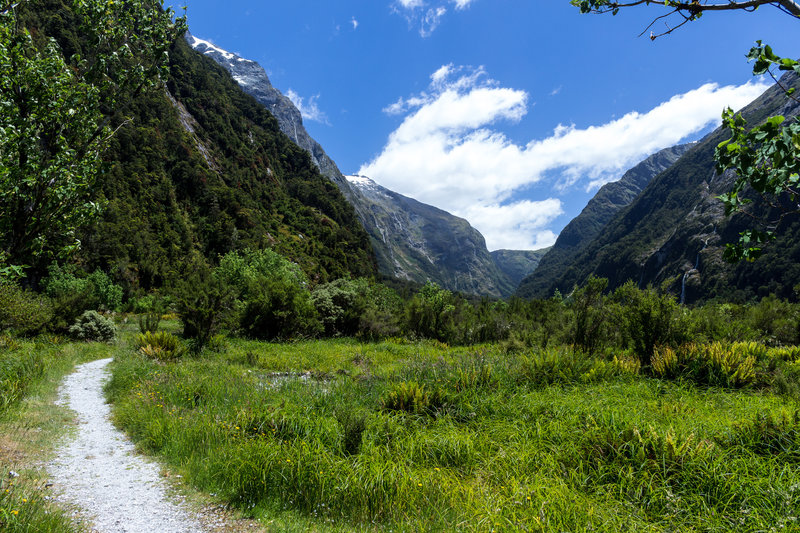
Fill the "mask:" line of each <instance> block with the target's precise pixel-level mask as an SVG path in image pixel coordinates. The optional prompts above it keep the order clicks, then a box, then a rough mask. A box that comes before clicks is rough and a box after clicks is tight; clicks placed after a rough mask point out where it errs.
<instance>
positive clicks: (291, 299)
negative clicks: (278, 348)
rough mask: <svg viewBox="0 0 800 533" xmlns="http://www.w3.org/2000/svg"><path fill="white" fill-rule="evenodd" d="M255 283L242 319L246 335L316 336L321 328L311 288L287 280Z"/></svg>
mask: <svg viewBox="0 0 800 533" xmlns="http://www.w3.org/2000/svg"><path fill="white" fill-rule="evenodd" d="M253 283H254V286H252V287H250V288H249V290H248V294H249V299H248V301H247V302H246V303H245V307H244V310H243V311H242V313H241V318H240V325H241V328H242V331H244V333H245V334H246V335H248V336H249V337H252V338H256V339H268V340H271V339H277V338H292V337H298V336H314V335H316V334H318V333H319V332H320V331H321V330H322V326H321V324H320V322H319V320H317V314H316V310H315V309H314V306H313V305H312V303H311V295H310V293H309V292H308V290H306V289H305V288H303V287H301V286H299V285H297V284H296V283H293V282H291V281H287V280H284V279H274V280H266V279H265V280H262V282H261V283H260V284H257V285H256V284H255V282H253Z"/></svg>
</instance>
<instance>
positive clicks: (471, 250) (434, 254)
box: [347, 176, 516, 297]
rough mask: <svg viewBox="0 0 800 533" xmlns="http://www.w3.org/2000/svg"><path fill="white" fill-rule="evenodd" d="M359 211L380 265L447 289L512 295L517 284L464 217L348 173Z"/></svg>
mask: <svg viewBox="0 0 800 533" xmlns="http://www.w3.org/2000/svg"><path fill="white" fill-rule="evenodd" d="M347 179H348V181H349V182H350V185H351V187H352V189H353V193H354V196H355V198H356V203H355V205H356V211H358V212H359V215H360V216H361V219H362V220H364V221H365V224H364V225H365V227H366V229H367V233H369V235H370V237H371V238H372V241H373V243H374V242H376V241H377V242H379V243H380V246H377V245H376V246H374V248H375V251H376V255H377V256H378V269H379V270H380V271H381V272H384V273H387V274H389V275H391V276H394V277H397V278H401V279H406V280H411V281H418V282H425V281H433V282H436V283H438V284H439V285H440V286H442V287H445V288H447V289H449V290H453V291H460V292H464V293H470V294H481V295H488V296H496V297H500V296H508V295H510V294H511V293H512V292H513V291H514V288H515V286H516V285H515V284H514V283H513V282H512V281H511V279H509V277H508V276H507V275H506V274H504V273H503V272H502V271H501V270H500V269H499V268H498V267H497V265H495V262H494V260H493V259H492V256H491V254H490V253H489V251H488V250H487V249H486V241H485V240H484V238H483V235H481V234H480V233H479V232H478V231H477V230H476V229H475V228H473V227H472V226H470V225H469V222H467V221H466V220H464V219H463V218H458V217H456V216H453V215H451V214H450V213H447V212H446V211H442V210H441V209H437V208H435V207H433V206H430V205H427V204H423V203H421V202H418V201H416V200H414V199H412V198H408V197H406V196H403V195H402V194H398V193H396V192H393V191H390V190H388V189H385V188H384V187H381V186H380V185H378V184H377V183H375V182H374V181H372V180H371V179H369V178H365V177H362V176H348V177H347Z"/></svg>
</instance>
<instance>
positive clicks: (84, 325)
mask: <svg viewBox="0 0 800 533" xmlns="http://www.w3.org/2000/svg"><path fill="white" fill-rule="evenodd" d="M69 334H70V336H72V337H73V338H75V339H78V340H82V341H100V342H111V341H113V340H114V339H116V337H117V327H116V326H115V325H114V321H113V320H111V319H108V318H106V317H104V316H103V315H101V314H100V313H98V312H97V311H86V312H84V313H83V314H82V315H81V316H80V318H78V320H77V322H75V324H73V325H72V326H71V327H70V328H69Z"/></svg>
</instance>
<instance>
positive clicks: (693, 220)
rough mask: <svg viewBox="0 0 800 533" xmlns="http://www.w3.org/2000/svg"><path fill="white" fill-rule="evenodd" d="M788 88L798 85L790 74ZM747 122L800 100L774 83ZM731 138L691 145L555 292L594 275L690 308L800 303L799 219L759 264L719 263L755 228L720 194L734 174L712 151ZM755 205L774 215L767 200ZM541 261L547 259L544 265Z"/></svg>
mask: <svg viewBox="0 0 800 533" xmlns="http://www.w3.org/2000/svg"><path fill="white" fill-rule="evenodd" d="M781 83H782V85H783V86H784V87H795V88H800V78H799V77H798V76H797V75H796V74H794V73H787V74H785V75H784V76H783V77H782V78H781ZM742 114H743V115H744V117H745V119H746V120H747V122H748V123H749V124H758V123H761V122H763V121H764V120H765V119H766V118H767V117H769V116H773V115H784V116H786V117H796V116H798V115H799V114H800V102H798V101H796V100H793V99H789V98H787V97H786V95H785V93H784V92H783V90H782V89H781V88H780V87H778V86H777V85H776V86H773V87H772V88H770V89H768V90H767V91H766V92H765V93H764V94H762V95H761V96H760V97H759V98H757V99H756V100H755V101H753V102H752V103H751V104H749V105H748V106H747V107H745V108H744V109H743V110H742ZM729 137H730V134H729V133H728V132H726V131H724V130H723V129H722V128H718V129H717V130H715V131H713V132H712V133H710V134H709V135H707V136H706V137H704V138H703V139H702V140H701V141H700V142H698V143H696V144H695V145H693V146H692V147H691V148H690V149H689V150H688V151H687V152H686V153H685V154H684V155H683V156H682V157H681V158H680V159H678V161H676V162H675V164H673V165H672V166H670V167H669V168H668V169H667V170H665V171H664V172H662V173H661V174H659V175H658V176H656V177H655V178H654V179H653V180H652V181H650V183H649V184H648V185H647V187H646V188H645V189H644V190H643V191H642V192H641V194H639V195H638V196H637V197H636V199H635V200H634V201H633V202H631V204H630V205H628V206H627V207H625V208H623V209H622V210H620V211H619V212H618V213H617V214H616V215H614V217H613V218H612V219H611V220H610V221H609V223H608V224H606V226H604V228H603V230H602V231H601V232H600V233H598V234H597V235H596V236H595V237H594V238H593V239H592V240H591V242H589V243H588V244H587V245H585V246H584V247H583V248H582V249H581V251H580V252H579V253H578V254H576V256H575V257H574V259H572V260H571V261H570V262H569V264H565V265H564V266H563V269H562V271H561V272H559V273H555V275H553V276H552V278H551V279H552V281H551V283H550V285H549V286H550V288H552V289H556V288H558V289H559V290H560V291H562V292H568V291H570V290H571V289H572V287H573V286H574V285H575V284H576V283H577V284H580V283H582V282H583V281H584V280H585V279H586V278H587V277H588V276H589V275H590V274H595V275H597V276H601V277H606V278H608V279H609V286H610V288H612V289H613V288H614V287H617V286H619V285H621V284H623V283H625V281H627V280H635V281H636V282H638V284H639V286H642V287H643V286H645V285H648V284H653V285H654V286H662V287H665V288H667V290H669V291H671V292H672V293H673V294H675V295H676V296H677V297H679V298H680V300H681V301H683V302H685V303H691V302H695V301H700V300H707V299H713V298H720V299H726V300H731V299H732V300H736V301H745V300H750V299H753V298H757V297H761V296H766V295H768V294H776V295H777V296H779V297H782V298H795V297H796V295H795V292H796V291H795V286H796V285H797V283H798V280H800V217H799V216H797V215H792V216H790V217H787V218H786V219H785V220H784V222H783V223H782V224H781V226H780V227H779V228H778V231H777V234H778V235H777V238H776V240H775V241H773V242H772V243H770V244H769V245H767V246H766V247H765V249H764V255H763V256H762V257H761V258H760V259H758V260H757V261H755V262H752V263H748V262H741V263H738V264H735V265H730V264H727V263H725V262H724V261H723V260H722V252H723V250H724V246H725V243H728V242H735V241H736V240H737V239H738V233H739V232H740V231H742V230H743V229H745V228H747V227H749V226H750V224H751V221H750V220H749V219H748V218H747V217H746V216H744V215H735V216H733V217H725V215H724V209H723V205H722V203H721V202H720V201H719V200H718V199H717V196H719V195H720V194H722V193H724V192H727V191H729V190H730V187H731V185H732V183H733V180H734V175H733V174H732V173H730V172H726V173H724V174H722V175H718V174H717V173H716V172H715V169H714V168H715V167H714V148H715V147H716V146H717V145H718V144H719V143H720V142H721V141H723V140H725V139H727V138H729ZM752 207H753V208H754V209H756V210H757V213H758V214H761V215H767V216H768V215H769V213H768V211H767V208H766V207H765V206H764V205H763V203H761V204H759V202H755V203H754V204H752ZM543 262H544V261H543Z"/></svg>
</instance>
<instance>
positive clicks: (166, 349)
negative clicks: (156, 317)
mask: <svg viewBox="0 0 800 533" xmlns="http://www.w3.org/2000/svg"><path fill="white" fill-rule="evenodd" d="M136 346H137V347H138V348H139V352H140V353H141V354H142V355H144V356H146V357H148V358H150V359H157V360H159V361H166V360H169V359H177V358H179V357H181V356H182V355H183V354H184V352H185V351H186V349H185V347H184V346H183V344H182V343H181V340H180V339H179V338H178V337H176V336H175V335H173V334H172V333H169V332H167V331H156V332H150V331H147V332H145V333H140V334H139V335H137V336H136Z"/></svg>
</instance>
